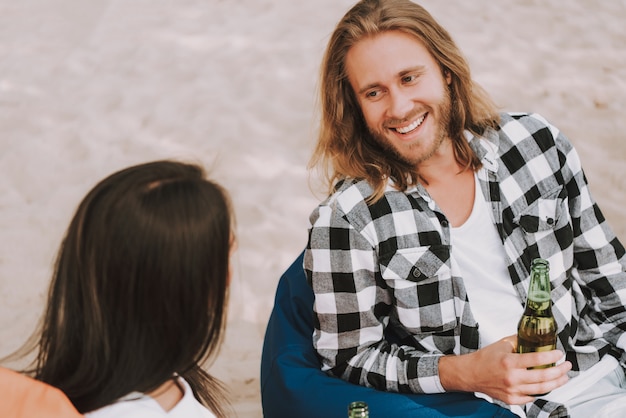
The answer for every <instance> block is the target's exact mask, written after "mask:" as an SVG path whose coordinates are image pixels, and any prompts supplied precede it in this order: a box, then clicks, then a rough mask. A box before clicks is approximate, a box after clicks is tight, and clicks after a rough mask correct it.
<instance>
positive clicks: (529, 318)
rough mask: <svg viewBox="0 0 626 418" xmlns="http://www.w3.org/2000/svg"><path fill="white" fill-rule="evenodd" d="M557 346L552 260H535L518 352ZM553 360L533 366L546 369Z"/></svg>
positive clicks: (521, 323)
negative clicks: (552, 287) (553, 305)
mask: <svg viewBox="0 0 626 418" xmlns="http://www.w3.org/2000/svg"><path fill="white" fill-rule="evenodd" d="M554 349H556V321H555V320H554V316H553V315H552V300H551V299H550V264H549V263H548V260H544V259H541V258H536V259H534V260H533V262H532V265H531V272H530V285H529V287H528V297H527V299H526V309H525V310H524V314H523V315H522V318H521V319H520V321H519V324H518V326H517V352H518V353H533V352H537V351H550V350H554ZM552 366H554V363H552V364H546V365H540V366H535V367H530V368H531V369H544V368H547V367H552Z"/></svg>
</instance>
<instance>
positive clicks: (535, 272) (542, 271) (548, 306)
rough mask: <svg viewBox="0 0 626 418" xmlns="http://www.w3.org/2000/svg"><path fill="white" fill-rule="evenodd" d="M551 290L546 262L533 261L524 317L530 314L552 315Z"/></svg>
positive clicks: (541, 260)
mask: <svg viewBox="0 0 626 418" xmlns="http://www.w3.org/2000/svg"><path fill="white" fill-rule="evenodd" d="M551 290H552V288H551V285H550V268H549V265H548V262H547V261H546V260H543V259H535V260H534V261H533V264H532V267H531V272H530V285H529V286H528V296H527V299H526V309H525V315H528V314H530V313H532V314H534V315H538V316H550V315H552V300H551Z"/></svg>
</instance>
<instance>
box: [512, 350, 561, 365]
mask: <svg viewBox="0 0 626 418" xmlns="http://www.w3.org/2000/svg"><path fill="white" fill-rule="evenodd" d="M562 358H563V352H562V351H560V350H551V351H541V352H537V353H524V354H519V356H518V359H517V361H518V366H519V367H523V368H530V367H540V366H545V365H550V364H556V363H557V362H558V361H559V360H561V359H562Z"/></svg>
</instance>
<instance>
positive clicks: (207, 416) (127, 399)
mask: <svg viewBox="0 0 626 418" xmlns="http://www.w3.org/2000/svg"><path fill="white" fill-rule="evenodd" d="M177 379H178V380H177V382H178V383H179V385H180V387H181V388H182V389H183V390H184V391H185V393H184V395H183V398H182V399H181V400H180V401H179V402H178V403H177V404H176V405H175V406H174V408H172V409H171V410H169V411H165V410H164V409H163V408H162V407H161V405H159V403H158V402H157V401H155V400H154V399H153V398H151V397H150V396H148V395H146V394H143V393H139V392H132V393H129V394H128V395H126V396H124V397H123V398H121V399H119V400H117V401H115V402H114V403H112V404H111V405H107V406H105V407H102V408H100V409H97V410H95V411H92V412H89V413H87V414H85V417H87V418H162V417H167V418H216V417H215V415H214V414H213V413H212V412H211V411H209V410H208V409H207V408H206V407H205V406H204V405H202V404H201V403H200V402H199V401H198V400H197V399H196V398H195V396H193V391H192V390H191V387H190V386H189V383H187V382H186V381H185V379H183V378H182V377H177Z"/></svg>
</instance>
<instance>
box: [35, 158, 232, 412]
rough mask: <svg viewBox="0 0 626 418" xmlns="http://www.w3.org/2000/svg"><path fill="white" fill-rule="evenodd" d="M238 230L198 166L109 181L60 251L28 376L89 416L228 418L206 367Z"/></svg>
mask: <svg viewBox="0 0 626 418" xmlns="http://www.w3.org/2000/svg"><path fill="white" fill-rule="evenodd" d="M233 225H234V220H233V210H232V208H231V205H230V200H229V197H228V193H227V192H226V191H225V190H224V189H223V188H222V187H220V186H219V185H218V184H216V183H214V182H212V181H209V180H207V179H206V178H205V176H204V172H203V170H202V168H201V167H199V166H195V165H190V164H183V163H179V162H173V161H157V162H151V163H147V164H142V165H137V166H134V167H130V168H127V169H124V170H121V171H119V172H117V173H114V174H112V175H111V176H109V177H107V178H105V179H104V180H102V181H101V182H100V183H99V184H97V185H96V186H95V187H94V188H93V189H92V190H91V191H90V192H89V193H88V194H87V196H86V197H85V198H84V200H83V201H82V203H81V204H80V205H79V207H78V210H77V212H76V214H75V215H74V218H73V219H72V221H71V223H70V225H69V228H68V230H67V233H66V236H65V239H64V241H63V244H62V245H61V248H60V251H59V254H58V257H57V260H56V265H55V270H54V275H53V278H52V283H51V287H50V292H49V296H48V305H47V309H46V312H45V316H44V319H43V324H42V330H41V334H40V336H39V338H38V342H37V346H36V348H38V355H37V358H36V361H35V363H34V367H33V370H31V371H30V372H31V374H32V375H33V376H34V377H35V378H36V379H39V380H41V381H43V382H46V383H48V384H50V385H52V386H55V387H57V388H59V389H61V390H62V391H63V392H64V393H65V394H66V395H67V396H68V397H69V399H70V400H71V401H72V403H73V404H74V405H75V407H76V408H77V409H78V411H79V412H81V413H84V414H86V416H87V417H89V418H106V417H142V418H146V417H159V416H168V417H185V418H187V417H224V416H226V414H227V410H226V407H225V406H224V402H225V396H224V390H223V387H222V385H221V383H220V382H219V381H218V380H216V379H215V378H213V377H211V376H210V375H209V374H208V373H207V372H205V371H204V370H203V369H202V367H201V366H202V364H204V363H205V362H206V361H207V360H208V358H212V357H214V356H215V354H216V352H217V350H218V348H219V346H220V344H221V342H222V338H223V334H224V327H225V323H226V311H227V299H228V284H229V280H230V267H229V257H230V254H231V251H232V250H233V247H234V234H233Z"/></svg>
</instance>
